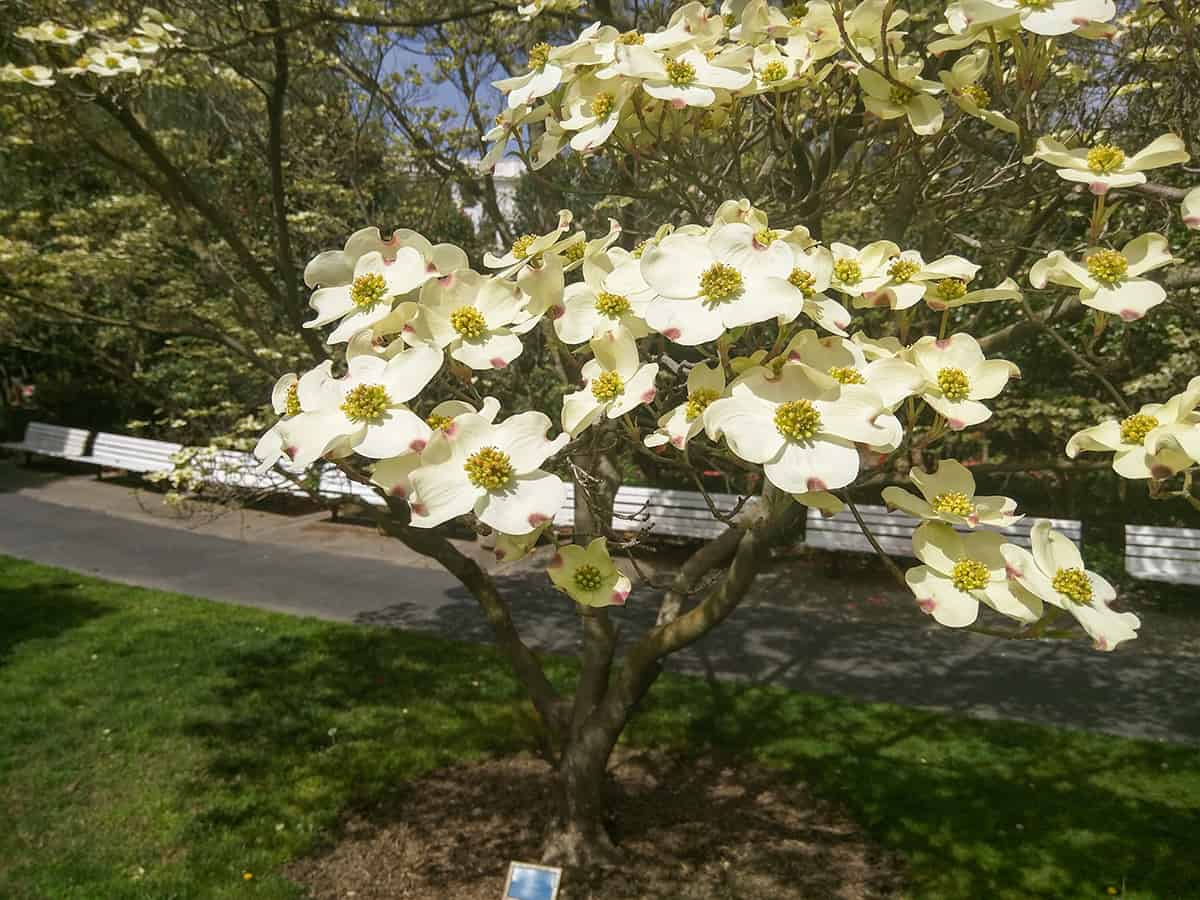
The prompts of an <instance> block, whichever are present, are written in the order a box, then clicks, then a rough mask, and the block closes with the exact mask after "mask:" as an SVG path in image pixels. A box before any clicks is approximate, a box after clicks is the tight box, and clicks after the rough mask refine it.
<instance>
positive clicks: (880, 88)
mask: <svg viewBox="0 0 1200 900" xmlns="http://www.w3.org/2000/svg"><path fill="white" fill-rule="evenodd" d="M922 68H923V65H922V63H920V62H914V63H907V64H903V65H899V66H896V67H895V68H894V69H893V70H892V77H893V78H894V79H895V80H894V81H889V80H888V79H887V78H884V77H883V76H882V75H880V74H879V73H878V72H876V71H875V70H874V69H868V68H865V67H864V68H861V69H859V70H858V83H859V84H860V85H862V89H863V105H864V106H865V107H866V108H867V112H869V113H871V114H872V115H876V116H878V117H879V118H881V119H898V118H901V117H907V118H908V124H909V127H910V128H912V130H913V131H914V132H916V133H917V134H934V133H936V132H937V131H939V130H940V129H941V127H942V121H943V119H944V115H943V113H942V105H941V104H940V103H938V101H937V100H936V99H934V95H936V94H940V93H941V92H942V86H941V85H940V84H939V83H938V82H936V81H930V80H929V79H928V78H922V77H921V69H922Z"/></svg>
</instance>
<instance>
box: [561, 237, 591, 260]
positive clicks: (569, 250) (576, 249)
mask: <svg viewBox="0 0 1200 900" xmlns="http://www.w3.org/2000/svg"><path fill="white" fill-rule="evenodd" d="M586 252H587V244H585V243H584V242H583V241H576V242H575V243H573V244H569V245H568V246H567V247H565V248H564V249H563V256H565V257H566V258H567V261H568V262H579V260H581V259H583V254H584V253H586Z"/></svg>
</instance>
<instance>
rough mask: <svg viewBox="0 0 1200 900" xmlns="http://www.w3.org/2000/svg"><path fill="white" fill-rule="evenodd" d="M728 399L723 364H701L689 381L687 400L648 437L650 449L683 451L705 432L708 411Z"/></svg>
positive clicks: (661, 418)
mask: <svg viewBox="0 0 1200 900" xmlns="http://www.w3.org/2000/svg"><path fill="white" fill-rule="evenodd" d="M724 395H725V372H724V370H723V369H722V368H721V365H720V363H716V364H713V365H710V364H708V363H697V364H696V365H694V366H692V368H691V371H689V372H688V377H687V399H686V400H684V401H683V402H682V403H680V404H679V405H678V406H676V407H675V408H674V409H672V410H671V411H670V412H667V413H666V414H664V415H663V416H661V417H660V418H659V420H658V430H657V431H655V432H653V433H652V434H649V435H647V436H646V439H645V440H644V441H643V443H644V444H645V445H646V446H647V447H661V446H662V445H663V444H668V443H669V444H670V445H671V446H672V447H676V448H678V449H680V450H682V449H683V448H684V447H686V446H687V442H688V441H690V440H691V439H692V438H694V437H695V436H696V435H697V434H699V433H700V432H701V431H702V430H703V428H704V411H705V410H706V409H708V407H709V405H710V404H711V403H712V402H713V401H714V400H719V399H721V397H723V396H724Z"/></svg>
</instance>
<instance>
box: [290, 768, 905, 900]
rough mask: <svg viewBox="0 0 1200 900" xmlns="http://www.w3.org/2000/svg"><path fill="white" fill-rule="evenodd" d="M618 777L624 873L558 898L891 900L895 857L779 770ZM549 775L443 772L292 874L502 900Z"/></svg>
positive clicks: (321, 895) (430, 899)
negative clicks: (886, 899) (510, 866)
mask: <svg viewBox="0 0 1200 900" xmlns="http://www.w3.org/2000/svg"><path fill="white" fill-rule="evenodd" d="M614 774H615V776H616V779H617V781H618V782H619V784H618V787H617V788H616V791H617V793H618V794H619V796H616V797H614V809H615V821H614V822H613V828H612V830H613V833H614V836H615V838H616V839H617V841H618V842H619V846H620V849H621V853H622V855H623V858H624V864H623V865H622V866H620V867H619V868H617V869H607V870H593V871H570V872H567V873H565V874H564V877H563V884H562V889H561V890H560V892H559V900H600V898H603V900H642V898H678V900H717V898H720V900H758V898H769V900H794V898H845V900H860V898H874V897H893V896H896V895H897V894H898V892H899V891H900V885H901V879H900V874H899V872H900V870H899V864H898V861H897V860H896V858H895V857H894V856H892V855H890V854H889V853H887V852H886V851H883V850H881V849H880V848H879V847H877V846H873V845H872V844H871V843H870V842H869V841H868V840H867V838H866V837H865V836H864V835H863V833H862V831H861V830H860V829H859V828H858V827H857V826H856V825H855V824H854V823H853V822H851V821H850V820H849V818H847V816H846V815H845V814H844V813H842V812H840V811H839V810H837V809H836V808H834V807H832V806H831V805H830V804H828V803H824V802H820V801H817V800H814V798H813V797H812V796H811V795H810V794H809V793H808V792H807V790H806V789H805V788H804V787H803V786H802V785H793V784H787V783H786V782H784V781H783V780H781V778H780V777H779V776H778V775H777V774H775V775H773V774H772V773H770V772H768V771H765V770H762V769H755V768H747V767H743V766H740V765H739V766H738V767H736V768H734V767H732V766H724V765H721V764H719V763H715V762H700V763H696V762H694V761H688V762H684V761H679V760H675V759H673V758H669V757H666V756H664V755H662V754H646V753H643V754H626V755H624V756H623V757H621V758H620V759H619V761H618V762H617V764H616V766H615V768H614ZM552 797H553V785H552V782H551V771H550V768H549V767H548V766H547V765H546V764H545V763H544V762H543V761H541V760H540V759H537V758H535V757H533V756H527V755H521V756H515V757H507V758H503V759H495V760H488V761H485V762H481V763H476V764H472V765H463V766H457V767H454V768H450V769H444V770H441V771H438V772H435V773H433V774H431V775H428V776H426V777H425V778H423V779H420V780H418V781H414V782H412V783H411V784H410V785H408V787H407V789H406V791H405V792H404V793H403V794H402V795H401V796H400V797H399V798H398V799H396V800H395V801H391V802H389V803H388V804H387V805H386V806H383V807H380V808H378V809H375V810H371V811H369V812H368V813H366V814H364V815H360V816H356V817H354V818H351V819H349V820H347V821H346V822H345V827H344V830H343V834H342V837H341V840H340V842H339V843H338V844H337V845H336V846H334V847H332V848H331V849H329V850H328V851H327V852H325V853H323V854H321V855H319V856H315V857H311V858H308V859H303V860H299V861H298V862H295V863H293V864H291V865H290V866H289V867H288V868H287V869H286V870H285V874H286V875H287V876H288V877H289V878H291V879H293V880H294V881H296V882H297V883H299V884H301V885H303V886H304V887H306V888H307V889H308V890H309V891H310V892H311V895H312V897H314V898H318V900H334V898H336V900H346V898H353V900H384V898H387V900H435V898H436V900H446V898H451V900H499V898H500V896H501V893H502V891H503V887H504V877H505V873H506V872H507V869H508V863H509V861H510V860H520V861H532V862H536V861H537V859H538V851H539V848H540V846H541V841H542V832H541V829H542V827H543V823H544V821H545V817H546V816H547V815H548V814H549V812H550V810H551V806H550V802H551V801H550V798H552Z"/></svg>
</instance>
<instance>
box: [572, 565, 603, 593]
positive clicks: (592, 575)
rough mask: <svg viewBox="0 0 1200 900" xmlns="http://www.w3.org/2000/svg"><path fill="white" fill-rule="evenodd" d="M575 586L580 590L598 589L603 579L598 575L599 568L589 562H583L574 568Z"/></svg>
mask: <svg viewBox="0 0 1200 900" xmlns="http://www.w3.org/2000/svg"><path fill="white" fill-rule="evenodd" d="M574 580H575V587H577V588H579V589H580V590H581V591H588V592H591V591H598V590H600V585H601V584H602V583H603V581H604V579H603V578H601V577H600V570H599V569H597V568H596V567H595V566H593V565H592V564H591V563H584V564H583V565H582V566H580V567H579V568H578V569H576V570H575V579H574Z"/></svg>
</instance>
